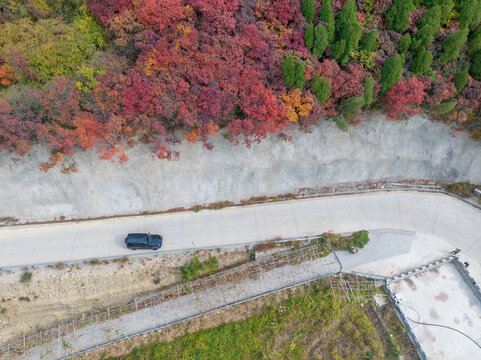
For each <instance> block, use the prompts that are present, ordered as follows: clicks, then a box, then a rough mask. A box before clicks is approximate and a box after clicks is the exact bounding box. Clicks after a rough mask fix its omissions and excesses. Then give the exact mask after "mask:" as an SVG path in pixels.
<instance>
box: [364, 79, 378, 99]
mask: <svg viewBox="0 0 481 360" xmlns="http://www.w3.org/2000/svg"><path fill="white" fill-rule="evenodd" d="M375 84H376V82H375V81H374V78H373V77H372V76H369V77H368V78H366V79H365V80H364V104H365V105H367V106H369V105H371V104H372V97H373V93H374V85H375Z"/></svg>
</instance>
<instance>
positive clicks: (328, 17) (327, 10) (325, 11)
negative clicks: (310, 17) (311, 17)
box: [319, 0, 335, 44]
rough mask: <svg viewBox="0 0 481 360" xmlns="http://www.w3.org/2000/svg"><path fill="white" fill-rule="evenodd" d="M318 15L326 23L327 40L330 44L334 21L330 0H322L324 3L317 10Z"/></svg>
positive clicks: (332, 39) (332, 36)
mask: <svg viewBox="0 0 481 360" xmlns="http://www.w3.org/2000/svg"><path fill="white" fill-rule="evenodd" d="M319 17H320V19H321V21H322V22H323V23H326V24H327V25H326V31H327V41H328V42H329V44H332V43H333V42H334V31H335V22H334V13H333V12H332V5H331V0H325V1H324V5H323V6H322V8H321V10H320V11H319Z"/></svg>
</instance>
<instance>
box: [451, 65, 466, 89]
mask: <svg viewBox="0 0 481 360" xmlns="http://www.w3.org/2000/svg"><path fill="white" fill-rule="evenodd" d="M468 72H469V68H468V67H466V68H464V69H463V70H461V71H460V72H458V73H457V74H456V77H455V78H454V85H456V90H457V92H458V93H460V92H461V91H462V90H463V89H464V87H465V86H466V85H467V84H468Z"/></svg>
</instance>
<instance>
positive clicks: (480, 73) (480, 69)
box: [469, 51, 481, 80]
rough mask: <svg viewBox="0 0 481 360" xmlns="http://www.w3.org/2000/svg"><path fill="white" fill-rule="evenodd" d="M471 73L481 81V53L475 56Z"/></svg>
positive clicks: (470, 69)
mask: <svg viewBox="0 0 481 360" xmlns="http://www.w3.org/2000/svg"><path fill="white" fill-rule="evenodd" d="M469 73H470V74H471V76H472V77H473V78H475V79H476V80H481V51H478V52H477V53H476V54H474V56H473V58H472V59H471V65H470V66H469Z"/></svg>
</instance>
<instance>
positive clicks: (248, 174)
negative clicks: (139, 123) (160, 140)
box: [0, 114, 481, 221]
mask: <svg viewBox="0 0 481 360" xmlns="http://www.w3.org/2000/svg"><path fill="white" fill-rule="evenodd" d="M450 133H451V130H450V129H449V128H448V127H446V126H444V125H442V124H440V123H433V122H431V121H429V120H427V119H426V118H425V117H423V116H415V117H413V118H411V119H410V120H409V121H398V122H394V121H386V120H385V119H384V116H383V115H381V114H378V115H375V116H373V117H372V118H371V119H369V120H366V121H364V122H363V123H362V124H361V125H359V126H357V127H350V128H349V131H348V132H347V133H343V132H341V131H340V130H339V129H338V128H337V127H336V125H335V124H334V123H333V122H332V120H321V122H320V124H319V126H317V127H313V128H312V132H311V133H310V134H304V133H300V132H295V133H294V134H293V142H292V143H289V142H285V141H283V140H281V139H280V138H279V137H276V136H273V137H270V138H268V139H266V140H264V141H263V142H262V143H261V144H255V145H253V146H252V147H251V148H250V149H247V148H245V147H244V146H242V145H240V146H234V145H233V144H231V143H230V142H228V141H227V140H225V139H224V138H223V137H222V136H218V137H216V138H215V139H214V145H215V148H214V150H213V151H208V150H206V149H204V148H203V147H202V145H200V144H190V143H183V144H181V145H179V146H178V147H177V149H178V150H179V151H180V154H181V159H180V160H179V161H164V160H162V161H161V160H158V159H154V158H153V156H152V155H151V154H150V153H149V151H148V149H147V148H146V147H145V146H136V147H135V148H133V149H131V150H129V151H128V153H127V154H128V156H129V161H128V162H127V163H125V164H118V163H111V162H108V161H98V160H97V154H96V153H95V152H92V151H89V152H85V153H81V154H78V155H77V156H76V158H75V161H76V163H77V167H78V169H79V172H78V173H75V174H70V175H65V174H62V173H60V171H59V169H52V170H50V171H49V172H48V173H47V174H44V173H42V172H40V171H39V170H38V168H37V165H38V163H39V162H41V161H46V160H47V159H48V153H47V151H46V150H45V149H44V148H40V147H38V148H37V149H35V151H33V152H32V153H31V154H30V155H29V156H27V157H25V158H21V159H19V160H15V156H12V155H11V154H6V153H3V154H1V155H0V183H1V185H2V186H1V187H0V218H5V217H13V218H17V219H18V220H19V221H44V220H52V219H55V218H59V217H61V216H65V217H66V218H67V219H69V218H87V217H98V216H104V215H116V214H128V213H138V212H141V211H161V210H167V209H171V208H175V207H186V208H187V207H190V206H193V205H196V204H207V203H214V202H218V201H224V200H230V201H239V200H241V199H248V198H250V197H252V196H261V195H276V194H280V193H288V192H295V191H296V190H297V189H299V188H303V187H309V188H318V187H322V186H326V185H330V184H337V183H345V182H360V181H365V180H394V181H396V180H400V179H436V180H449V181H470V182H472V183H481V146H480V145H481V144H480V143H476V142H474V141H472V140H470V139H469V137H468V136H467V135H466V134H463V133H459V134H458V135H457V136H456V137H453V136H452V135H451V134H450ZM12 159H13V160H12Z"/></svg>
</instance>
